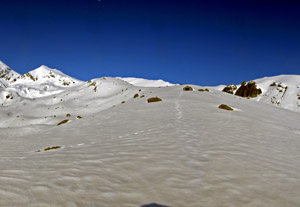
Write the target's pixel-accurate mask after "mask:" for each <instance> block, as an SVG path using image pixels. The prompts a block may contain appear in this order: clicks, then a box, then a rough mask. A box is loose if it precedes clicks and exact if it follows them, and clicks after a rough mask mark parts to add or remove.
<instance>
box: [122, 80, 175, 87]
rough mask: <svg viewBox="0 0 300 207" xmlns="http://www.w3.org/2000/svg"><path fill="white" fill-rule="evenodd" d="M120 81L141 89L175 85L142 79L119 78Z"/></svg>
mask: <svg viewBox="0 0 300 207" xmlns="http://www.w3.org/2000/svg"><path fill="white" fill-rule="evenodd" d="M120 79H121V80H124V81H127V82H128V83H130V84H132V85H134V86H141V87H165V86H174V85H175V84H172V83H169V82H166V81H163V80H147V79H143V78H120Z"/></svg>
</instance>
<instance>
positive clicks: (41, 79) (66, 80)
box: [12, 65, 82, 87]
mask: <svg viewBox="0 0 300 207" xmlns="http://www.w3.org/2000/svg"><path fill="white" fill-rule="evenodd" d="M81 82H82V81H79V80H77V79H75V78H72V77H70V76H68V75H66V74H64V73H62V72H61V71H59V70H57V69H52V68H49V67H48V66H46V65H41V66H40V67H38V68H36V69H34V70H32V71H30V72H28V73H26V74H24V75H21V76H19V77H18V78H16V79H14V80H13V81H12V84H35V83H38V84H41V83H52V84H53V85H56V86H59V87H66V86H72V85H77V84H78V83H81Z"/></svg>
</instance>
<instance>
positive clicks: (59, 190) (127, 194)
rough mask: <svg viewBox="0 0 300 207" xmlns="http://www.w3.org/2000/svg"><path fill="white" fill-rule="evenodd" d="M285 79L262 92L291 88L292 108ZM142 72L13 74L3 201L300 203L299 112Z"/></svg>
mask: <svg viewBox="0 0 300 207" xmlns="http://www.w3.org/2000/svg"><path fill="white" fill-rule="evenodd" d="M1 67H2V66H1ZM1 69H3V68H1ZM5 69H6V68H5ZM5 69H4V70H5ZM9 72H11V70H9ZM287 78H288V79H287V80H286V79H285V76H284V77H282V78H278V79H277V77H276V78H274V79H272V80H269V79H261V81H260V80H257V83H258V84H259V86H260V87H262V89H263V94H264V95H265V94H268V93H270V94H272V95H273V93H274V94H275V92H276V91H273V90H277V91H278V93H282V92H280V90H282V89H286V86H288V89H287V90H286V91H285V94H284V96H283V97H284V98H283V99H280V100H281V102H280V103H281V106H282V105H284V106H287V105H286V104H287V102H285V100H289V98H287V99H285V97H290V96H292V95H291V93H290V92H289V89H291V91H292V93H293V94H294V93H295V91H297V90H298V88H297V86H296V87H294V88H293V87H290V85H293V84H295V83H298V79H297V78H296V79H295V81H291V78H290V77H287ZM14 79H15V80H14ZM4 80H6V78H4ZM137 80H139V79H132V80H126V79H125V80H124V79H123V80H121V79H119V78H109V77H107V78H106V77H105V78H98V79H93V80H91V81H88V82H82V81H79V80H77V79H74V78H72V77H69V76H67V75H65V74H63V73H61V72H60V71H58V70H54V69H50V68H48V67H46V66H41V67H40V68H38V69H36V70H34V71H31V72H29V73H27V74H25V75H22V76H21V75H18V77H15V76H14V78H13V80H11V78H10V79H9V80H8V82H5V84H6V85H3V86H1V87H2V88H1V87H0V89H1V90H0V101H1V106H0V107H1V110H0V157H1V159H0V206H9V207H10V206H13V207H24V206H26V207H27V206H28V207H53V206H55V207H75V206H79V207H81V206H99V207H139V206H141V205H144V204H148V203H160V204H163V205H166V206H170V207H208V206H209V207H220V206H222V207H241V206H243V207H257V206H259V207H282V206H284V207H299V206H300V197H299V194H300V173H299V172H300V151H299V149H300V125H299V123H300V114H299V113H295V112H292V111H289V110H285V109H282V108H279V107H273V106H271V105H270V104H265V103H261V102H257V101H255V100H252V99H244V98H241V97H238V96H232V95H230V94H227V93H223V92H220V91H219V90H218V89H215V88H210V92H200V91H198V89H199V88H202V87H200V86H195V85H193V86H192V87H193V88H194V91H183V87H184V86H178V85H175V86H170V87H159V86H165V85H162V84H163V83H161V82H157V81H150V82H147V81H142V82H141V84H137V82H138V81H137ZM273 81H274V82H276V86H270V84H272V82H273ZM146 83H147V84H148V83H149V84H148V85H147V84H146ZM279 85H281V86H279ZM147 86H148V87H147ZM150 86H151V87H150ZM153 86H155V87H153ZM270 87H273V88H270ZM277 88H278V89H277ZM136 94H137V95H136ZM277 95H278V94H277ZM277 95H276V97H279V98H280V95H278V96H277ZM282 95H283V94H282ZM294 95H295V94H294ZM294 95H293V96H294ZM155 96H158V97H159V98H161V99H162V101H161V102H155V103H147V99H148V98H150V97H155ZM268 97H270V96H269V95H267V96H260V97H258V98H257V100H261V101H262V102H264V101H263V100H264V98H266V99H265V100H268ZM276 100H277V99H276ZM293 101H295V100H294V99H293ZM220 104H227V105H229V106H230V107H232V108H233V109H234V110H233V111H225V110H222V109H219V108H218V106H219V105H220Z"/></svg>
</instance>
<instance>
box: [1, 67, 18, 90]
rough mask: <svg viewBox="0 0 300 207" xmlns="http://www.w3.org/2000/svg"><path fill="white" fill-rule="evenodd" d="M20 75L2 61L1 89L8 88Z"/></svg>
mask: <svg viewBox="0 0 300 207" xmlns="http://www.w3.org/2000/svg"><path fill="white" fill-rule="evenodd" d="M19 75H20V74H19V73H17V72H15V71H13V70H12V69H10V67H8V66H7V65H6V64H5V63H3V62H2V61H0V87H2V88H4V87H7V85H8V84H9V82H10V80H12V79H14V78H16V77H18V76H19Z"/></svg>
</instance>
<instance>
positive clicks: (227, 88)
mask: <svg viewBox="0 0 300 207" xmlns="http://www.w3.org/2000/svg"><path fill="white" fill-rule="evenodd" d="M236 89H237V86H236V85H234V84H230V85H228V86H225V88H223V90H222V91H223V92H225V93H230V94H233V93H234V91H235V90H236Z"/></svg>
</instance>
